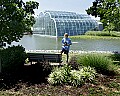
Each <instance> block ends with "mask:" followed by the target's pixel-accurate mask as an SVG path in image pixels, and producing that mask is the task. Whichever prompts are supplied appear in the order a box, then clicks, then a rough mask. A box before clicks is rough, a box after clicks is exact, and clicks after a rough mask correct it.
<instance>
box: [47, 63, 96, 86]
mask: <svg viewBox="0 0 120 96" xmlns="http://www.w3.org/2000/svg"><path fill="white" fill-rule="evenodd" d="M95 75H96V71H95V70H94V69H93V68H91V67H83V68H82V69H80V70H71V66H69V65H64V66H63V67H60V68H58V67H56V68H55V69H54V71H53V72H52V73H51V74H50V75H49V78H48V82H49V83H50V84H53V85H57V84H70V85H73V86H79V85H82V84H84V83H85V82H87V81H90V82H91V81H93V80H94V79H95Z"/></svg>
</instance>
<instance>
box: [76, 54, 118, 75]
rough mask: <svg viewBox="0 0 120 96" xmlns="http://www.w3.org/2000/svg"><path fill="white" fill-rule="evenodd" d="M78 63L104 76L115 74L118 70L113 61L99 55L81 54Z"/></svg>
mask: <svg viewBox="0 0 120 96" xmlns="http://www.w3.org/2000/svg"><path fill="white" fill-rule="evenodd" d="M77 63H78V64H79V65H80V66H90V67H94V68H95V70H96V71H97V72H98V73H102V74H108V73H110V72H115V69H116V66H115V65H114V64H113V61H112V59H110V58H108V57H106V56H104V55H102V54H97V53H87V54H81V55H79V56H78V58H77Z"/></svg>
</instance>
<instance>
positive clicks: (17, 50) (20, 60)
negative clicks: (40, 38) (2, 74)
mask: <svg viewBox="0 0 120 96" xmlns="http://www.w3.org/2000/svg"><path fill="white" fill-rule="evenodd" d="M1 54H2V55H1V61H2V70H3V71H15V70H18V69H20V68H22V67H23V66H24V63H25V59H26V58H27V54H26V52H25V48H23V47H22V46H19V45H18V46H12V47H8V48H6V49H3V50H1Z"/></svg>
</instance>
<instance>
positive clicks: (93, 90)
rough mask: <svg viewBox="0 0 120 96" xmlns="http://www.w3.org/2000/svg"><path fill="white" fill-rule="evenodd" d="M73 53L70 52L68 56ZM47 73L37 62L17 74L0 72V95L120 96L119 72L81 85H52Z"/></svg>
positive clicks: (101, 76)
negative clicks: (49, 82)
mask: <svg viewBox="0 0 120 96" xmlns="http://www.w3.org/2000/svg"><path fill="white" fill-rule="evenodd" d="M74 55H76V54H70V58H71V57H72V56H74ZM63 57H64V60H65V58H66V57H65V55H63ZM72 62H74V60H73V61H72ZM74 63H75V62H74ZM118 66H119V69H118V70H119V71H120V65H118ZM48 74H49V73H46V72H45V71H42V70H41V68H40V66H39V65H37V64H33V65H29V66H28V65H27V66H25V67H24V69H23V70H22V71H21V72H19V73H17V74H13V75H10V74H5V75H3V74H0V96H120V74H117V75H115V76H106V75H102V74H98V75H97V77H96V79H95V81H94V82H93V83H85V84H84V85H83V86H81V87H80V86H78V87H74V86H70V85H58V86H52V85H50V84H48V82H47V80H46V78H47V76H48Z"/></svg>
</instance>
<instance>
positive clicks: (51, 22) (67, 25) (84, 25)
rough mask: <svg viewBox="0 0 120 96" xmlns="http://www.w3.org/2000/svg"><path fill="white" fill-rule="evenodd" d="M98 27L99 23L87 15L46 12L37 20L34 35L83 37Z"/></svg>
mask: <svg viewBox="0 0 120 96" xmlns="http://www.w3.org/2000/svg"><path fill="white" fill-rule="evenodd" d="M96 27H98V22H97V21H96V20H93V19H92V18H91V17H90V16H89V15H87V14H77V13H74V12H65V11H45V12H41V13H40V14H39V16H38V17H37V18H36V23H35V24H34V26H33V34H40V35H49V36H56V37H60V36H63V35H64V33H68V34H69V36H75V35H82V34H84V33H85V32H87V31H89V30H92V29H94V28H96Z"/></svg>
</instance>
